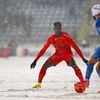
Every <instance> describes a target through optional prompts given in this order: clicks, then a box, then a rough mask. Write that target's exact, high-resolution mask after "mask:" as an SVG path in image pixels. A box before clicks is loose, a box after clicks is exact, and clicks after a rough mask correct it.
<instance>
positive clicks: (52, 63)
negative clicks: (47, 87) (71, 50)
mask: <svg viewBox="0 0 100 100" xmlns="http://www.w3.org/2000/svg"><path fill="white" fill-rule="evenodd" d="M61 61H62V58H60V57H59V56H58V55H56V54H54V55H52V56H51V57H50V58H49V59H47V60H46V62H45V63H44V64H43V66H42V68H41V70H40V72H39V76H38V83H37V84H36V85H35V86H34V87H33V88H40V87H41V83H42V80H43V78H44V76H45V74H46V71H47V69H48V68H50V67H52V66H56V65H57V64H58V63H59V62H61Z"/></svg>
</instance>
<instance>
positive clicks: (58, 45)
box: [35, 32, 84, 61]
mask: <svg viewBox="0 0 100 100" xmlns="http://www.w3.org/2000/svg"><path fill="white" fill-rule="evenodd" d="M51 44H52V45H53V46H54V48H55V52H56V54H57V55H59V56H62V55H64V56H66V55H68V54H72V50H71V47H73V48H74V49H75V50H76V52H77V53H78V55H79V56H80V57H81V58H82V59H83V58H84V57H83V54H82V52H81V50H80V49H79V48H78V46H77V45H76V43H75V42H74V41H73V39H72V37H71V36H70V35H69V34H68V33H65V32H62V35H61V36H60V37H56V35H55V34H53V35H52V36H51V37H49V38H48V40H47V42H46V43H45V45H44V47H43V48H42V49H41V50H40V52H39V54H38V55H37V57H36V59H35V60H36V61H37V60H38V59H39V58H40V57H41V56H42V55H43V54H44V53H45V51H46V50H47V48H48V47H49V46H50V45H51Z"/></svg>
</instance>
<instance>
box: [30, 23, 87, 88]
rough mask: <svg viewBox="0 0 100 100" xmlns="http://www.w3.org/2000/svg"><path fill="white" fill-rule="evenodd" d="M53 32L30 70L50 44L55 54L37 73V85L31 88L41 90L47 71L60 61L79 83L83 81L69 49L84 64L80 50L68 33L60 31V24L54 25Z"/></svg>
mask: <svg viewBox="0 0 100 100" xmlns="http://www.w3.org/2000/svg"><path fill="white" fill-rule="evenodd" d="M54 31H55V33H54V34H53V35H52V36H50V37H49V38H48V40H47V42H46V43H45V45H44V47H43V48H42V49H41V50H40V52H39V54H38V55H37V57H36V58H35V60H34V61H33V63H32V64H31V65H30V68H34V67H35V66H36V62H37V61H38V59H39V58H40V57H41V56H42V55H43V54H44V53H45V51H46V50H47V48H48V47H49V46H50V45H51V44H52V45H53V46H54V48H55V53H54V54H53V55H52V56H51V57H49V58H48V59H47V60H46V62H45V63H44V64H43V66H42V68H41V70H40V73H39V77H38V83H37V84H36V85H35V86H34V87H33V88H41V83H42V80H43V78H44V76H45V74H46V71H47V69H48V68H49V67H51V66H56V65H57V64H58V63H60V62H61V61H65V62H66V63H67V65H68V66H71V67H72V68H73V69H74V71H75V74H76V76H77V77H78V78H79V80H80V81H81V82H82V81H84V79H83V75H82V72H81V70H80V69H79V67H78V66H77V64H76V63H75V60H74V59H73V53H72V51H71V47H73V48H74V49H75V50H76V52H77V53H78V55H79V56H80V57H81V58H82V60H83V61H84V62H85V63H87V60H86V59H85V58H84V56H83V54H82V52H81V50H80V49H79V48H78V46H77V45H76V44H75V42H74V41H73V39H72V37H71V36H70V35H69V34H68V33H66V32H63V31H62V25H61V22H55V23H54Z"/></svg>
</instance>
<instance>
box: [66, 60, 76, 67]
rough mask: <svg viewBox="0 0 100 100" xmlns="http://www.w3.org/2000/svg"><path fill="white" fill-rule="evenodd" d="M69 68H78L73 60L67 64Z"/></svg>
mask: <svg viewBox="0 0 100 100" xmlns="http://www.w3.org/2000/svg"><path fill="white" fill-rule="evenodd" d="M67 65H68V66H71V67H76V63H75V61H74V60H73V59H70V60H69V61H68V63H67Z"/></svg>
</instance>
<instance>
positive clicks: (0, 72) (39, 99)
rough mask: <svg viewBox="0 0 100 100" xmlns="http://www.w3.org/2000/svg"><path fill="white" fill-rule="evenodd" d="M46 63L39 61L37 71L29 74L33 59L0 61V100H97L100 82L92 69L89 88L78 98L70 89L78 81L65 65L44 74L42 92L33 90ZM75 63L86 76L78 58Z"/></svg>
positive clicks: (84, 68) (50, 69) (62, 64)
mask: <svg viewBox="0 0 100 100" xmlns="http://www.w3.org/2000/svg"><path fill="white" fill-rule="evenodd" d="M46 59H47V57H41V58H40V59H39V61H38V62H37V65H36V67H35V68H34V69H31V70H30V64H31V63H32V61H33V60H34V57H9V58H0V100H100V93H97V91H99V90H100V79H99V77H98V75H97V73H96V71H95V68H94V71H93V74H92V77H91V81H90V88H89V89H87V90H86V92H85V93H83V94H77V93H76V92H75V91H74V88H73V86H74V84H75V83H76V82H77V81H79V80H78V78H77V77H76V75H75V73H74V71H73V69H72V68H71V67H68V66H67V65H66V63H65V62H61V63H60V64H59V65H57V66H56V67H51V68H49V69H48V70H47V73H46V76H45V78H44V80H43V83H42V88H41V89H32V86H33V85H34V84H35V83H37V79H38V74H39V71H40V68H41V66H42V64H43V63H44V62H45V60H46ZM75 60H76V62H77V64H78V65H79V67H80V68H81V70H82V73H83V75H85V71H86V65H85V64H84V63H83V62H82V60H81V59H80V58H75Z"/></svg>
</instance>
